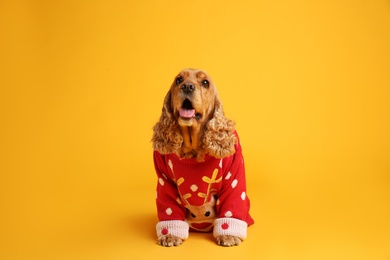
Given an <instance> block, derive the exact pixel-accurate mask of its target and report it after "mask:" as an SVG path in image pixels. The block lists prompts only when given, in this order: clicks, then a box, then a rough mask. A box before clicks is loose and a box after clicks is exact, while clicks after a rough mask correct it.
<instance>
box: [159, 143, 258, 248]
mask: <svg viewBox="0 0 390 260" xmlns="http://www.w3.org/2000/svg"><path fill="white" fill-rule="evenodd" d="M235 149H236V152H235V153H234V154H233V155H231V156H228V157H225V158H222V159H217V158H215V157H212V156H210V155H206V157H205V160H204V161H203V162H198V161H196V159H195V158H189V159H188V158H179V157H178V156H177V155H176V154H165V155H163V154H160V153H159V152H157V151H154V165H155V169H156V173H157V177H158V184H157V198H156V204H157V211H158V218H159V222H158V223H157V226H156V229H157V236H158V237H160V236H163V235H168V234H171V235H174V236H178V237H180V238H182V239H186V238H187V237H188V232H189V231H190V230H191V231H200V232H210V231H213V235H214V236H215V237H217V236H220V235H232V236H237V237H239V238H241V239H242V240H243V239H245V238H246V233H247V227H248V226H249V225H251V224H253V223H254V221H253V219H252V218H251V216H250V215H249V208H250V202H249V198H248V196H247V194H246V183H245V168H244V160H243V157H242V151H241V146H240V144H239V142H238V144H236V145H235Z"/></svg>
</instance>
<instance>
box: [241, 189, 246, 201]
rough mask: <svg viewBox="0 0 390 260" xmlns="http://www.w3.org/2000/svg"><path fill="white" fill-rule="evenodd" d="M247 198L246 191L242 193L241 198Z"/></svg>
mask: <svg viewBox="0 0 390 260" xmlns="http://www.w3.org/2000/svg"><path fill="white" fill-rule="evenodd" d="M245 198H246V193H245V191H244V192H242V193H241V199H242V200H245Z"/></svg>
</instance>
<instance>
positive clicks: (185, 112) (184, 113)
mask: <svg viewBox="0 0 390 260" xmlns="http://www.w3.org/2000/svg"><path fill="white" fill-rule="evenodd" d="M179 115H180V116H181V117H184V118H191V117H194V116H195V109H185V108H180V109H179Z"/></svg>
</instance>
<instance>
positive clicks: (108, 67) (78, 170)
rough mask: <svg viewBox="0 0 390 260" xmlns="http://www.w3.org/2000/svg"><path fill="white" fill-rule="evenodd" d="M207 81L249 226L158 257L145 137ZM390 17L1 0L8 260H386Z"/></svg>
mask: <svg viewBox="0 0 390 260" xmlns="http://www.w3.org/2000/svg"><path fill="white" fill-rule="evenodd" d="M186 67H193V68H200V69H204V70H206V71H207V72H208V73H209V74H210V75H211V76H212V78H213V79H214V81H215V83H216V85H217V88H218V90H219V93H220V96H221V98H222V101H223V104H224V108H225V113H226V115H227V116H228V117H229V118H231V119H234V120H235V121H236V122H237V129H238V132H239V134H240V139H241V143H242V146H243V152H244V157H245V162H246V170H247V182H248V183H247V185H248V196H249V198H250V199H251V203H252V209H251V214H252V216H253V217H254V219H255V221H256V223H255V225H253V226H251V227H250V228H249V230H248V239H247V240H246V241H244V243H243V244H242V245H240V246H239V247H234V248H222V247H218V246H217V245H216V244H215V242H214V240H213V238H212V235H211V234H198V233H191V234H190V238H189V239H188V240H187V241H186V242H185V243H184V244H183V245H182V246H180V247H178V248H163V247H160V246H158V245H157V244H156V234H155V224H156V223H157V217H156V209H155V187H156V185H157V182H156V181H157V180H156V177H155V173H154V168H153V163H152V148H151V143H150V139H151V135H152V130H151V129H152V127H153V125H154V123H155V122H156V121H157V120H158V118H159V116H160V112H161V108H162V103H163V98H164V96H165V94H166V92H167V91H168V88H169V86H170V84H171V82H172V81H173V79H174V77H175V75H176V74H177V73H178V72H179V71H180V70H181V69H183V68H186ZM389 119H390V2H389V1H385V0H376V1H369V0H366V1H364V0H361V1H347V0H329V1H303V0H297V1H286V0H281V1H262V0H242V1H227V0H224V1H205V0H199V1H178V0H167V1H151V0H132V1H120V0H101V1H99V0H96V1H87V0H77V1H76V0H74V1H73V0H69V1H61V0H55V1H44V0H36V1H20V0H15V1H6V0H2V1H0V125H1V128H0V149H1V154H0V259H4V260H11V259H26V260H27V259H53V260H57V259H109V260H115V259H271V260H277V259H300V260H303V259H310V260H313V259H315V260H320V259H344V260H345V259H367V260H375V259H378V260H379V259H383V260H388V259H390V136H389V133H390V122H389Z"/></svg>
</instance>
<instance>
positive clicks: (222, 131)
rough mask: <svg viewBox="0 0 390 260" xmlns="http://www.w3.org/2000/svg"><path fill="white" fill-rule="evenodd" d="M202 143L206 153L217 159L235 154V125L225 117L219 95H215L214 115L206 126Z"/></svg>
mask: <svg viewBox="0 0 390 260" xmlns="http://www.w3.org/2000/svg"><path fill="white" fill-rule="evenodd" d="M202 142H203V148H204V149H205V150H206V152H207V153H208V154H210V155H211V156H214V157H216V158H224V157H227V156H230V155H232V154H234V153H235V147H234V146H235V144H236V143H237V137H236V134H235V123H234V121H232V120H230V119H227V118H226V117H225V115H224V111H223V108H222V102H221V100H220V98H219V96H218V94H216V95H215V101H214V114H213V116H212V118H211V119H210V121H209V122H207V124H206V128H205V132H204V135H203V138H202Z"/></svg>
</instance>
